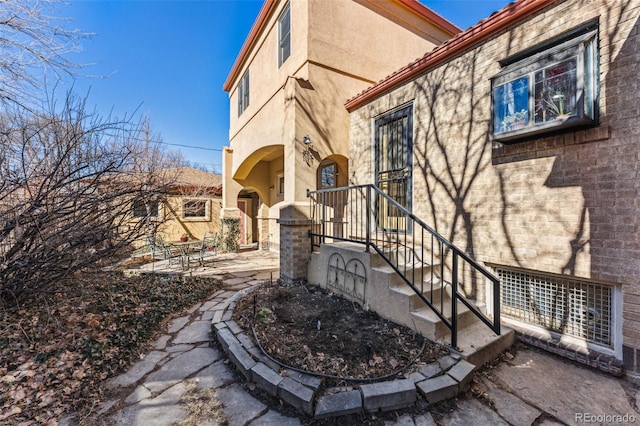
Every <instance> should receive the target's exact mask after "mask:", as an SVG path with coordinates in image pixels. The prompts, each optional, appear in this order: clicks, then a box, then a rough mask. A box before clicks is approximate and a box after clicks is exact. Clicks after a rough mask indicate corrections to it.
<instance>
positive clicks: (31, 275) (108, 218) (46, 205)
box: [0, 96, 175, 303]
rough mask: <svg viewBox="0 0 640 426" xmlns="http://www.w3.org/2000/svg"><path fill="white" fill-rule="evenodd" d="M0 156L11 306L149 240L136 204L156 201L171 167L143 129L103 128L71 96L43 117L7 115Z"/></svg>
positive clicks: (2, 288) (111, 123)
mask: <svg viewBox="0 0 640 426" xmlns="http://www.w3.org/2000/svg"><path fill="white" fill-rule="evenodd" d="M0 149H1V151H2V155H1V156H0V182H1V183H0V295H1V296H2V299H4V300H5V301H10V302H11V303H16V302H19V301H21V300H23V299H24V298H25V297H26V296H28V295H30V294H33V293H34V292H40V291H47V290H51V289H54V288H55V283H56V281H57V280H59V279H60V278H63V277H64V276H65V275H68V274H70V273H73V272H75V271H77V270H80V269H83V268H86V267H89V266H93V265H97V264H104V263H105V262H106V261H107V260H108V259H110V258H113V257H114V256H116V255H118V254H120V253H122V251H123V250H126V249H127V248H128V247H129V246H130V244H131V242H132V241H133V240H134V239H136V238H139V237H140V236H141V235H143V234H144V232H146V231H147V230H146V229H145V226H147V225H148V221H147V220H139V221H132V220H131V214H132V211H133V205H134V203H135V202H136V201H137V200H144V201H145V202H146V203H148V202H149V201H150V200H157V199H159V198H160V197H162V194H164V193H166V189H167V188H168V187H169V186H171V185H172V182H171V177H170V176H165V175H164V174H163V171H164V170H166V169H167V168H168V167H170V166H174V165H175V162H172V161H171V159H170V158H169V157H168V156H167V155H166V154H165V153H163V152H162V150H160V149H159V148H158V145H157V144H155V143H153V140H151V136H150V132H149V126H148V122H147V121H138V122H135V121H133V120H131V119H130V118H128V119H124V120H111V119H104V118H102V117H100V116H99V115H97V114H94V113H88V112H87V109H86V105H85V100H83V99H80V98H77V97H73V96H68V97H67V99H66V102H65V103H64V105H62V107H61V108H60V109H59V110H56V108H55V107H54V106H51V107H49V108H48V109H47V111H46V112H44V113H41V114H34V113H33V112H30V111H27V110H25V109H22V108H14V109H13V110H11V111H8V110H5V112H4V113H3V114H2V115H0ZM149 213H151V212H149ZM147 216H148V215H147Z"/></svg>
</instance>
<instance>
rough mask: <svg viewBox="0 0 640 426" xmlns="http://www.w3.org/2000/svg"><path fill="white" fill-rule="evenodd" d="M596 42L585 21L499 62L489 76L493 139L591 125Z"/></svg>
mask: <svg viewBox="0 0 640 426" xmlns="http://www.w3.org/2000/svg"><path fill="white" fill-rule="evenodd" d="M597 43H598V31H597V28H595V24H588V25H585V26H583V27H581V28H579V29H576V30H573V31H570V32H569V33H567V34H565V35H563V36H561V37H560V38H557V39H556V40H554V41H551V42H548V43H545V44H543V45H540V46H538V47H535V48H532V49H529V50H528V51H525V52H524V53H522V54H519V55H516V56H515V57H512V58H510V59H507V60H505V61H503V62H502V64H503V65H504V69H503V70H502V72H500V73H499V74H498V75H496V76H495V77H494V78H493V79H492V81H491V83H492V107H493V120H492V121H493V138H494V140H496V141H499V142H511V141H516V140H518V139H524V138H526V137H529V136H533V135H537V134H543V133H550V132H557V131H559V130H563V129H570V128H575V127H586V126H590V125H591V126H592V125H595V124H596V121H597V117H596V114H597V97H598V96H597V93H598V54H597Z"/></svg>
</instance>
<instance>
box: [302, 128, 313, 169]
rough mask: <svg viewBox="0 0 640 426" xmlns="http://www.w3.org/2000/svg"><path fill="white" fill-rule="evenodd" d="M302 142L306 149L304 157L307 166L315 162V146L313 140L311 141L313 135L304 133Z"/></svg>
mask: <svg viewBox="0 0 640 426" xmlns="http://www.w3.org/2000/svg"><path fill="white" fill-rule="evenodd" d="M302 143H303V144H304V149H303V150H302V159H303V160H304V162H305V163H307V166H310V165H311V164H313V152H312V151H315V148H314V147H313V142H311V137H309V135H304V137H303V138H302Z"/></svg>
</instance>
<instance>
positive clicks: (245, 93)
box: [238, 70, 249, 116]
mask: <svg viewBox="0 0 640 426" xmlns="http://www.w3.org/2000/svg"><path fill="white" fill-rule="evenodd" d="M248 106H249V70H247V71H246V72H245V73H244V75H243V76H242V78H241V79H240V83H238V116H240V114H242V113H243V112H244V110H245V109H247V107H248Z"/></svg>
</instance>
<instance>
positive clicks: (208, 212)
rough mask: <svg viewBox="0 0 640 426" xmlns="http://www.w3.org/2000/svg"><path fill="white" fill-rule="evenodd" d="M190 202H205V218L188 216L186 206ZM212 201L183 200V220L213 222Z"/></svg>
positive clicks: (204, 199) (203, 199) (195, 198)
mask: <svg viewBox="0 0 640 426" xmlns="http://www.w3.org/2000/svg"><path fill="white" fill-rule="evenodd" d="M188 202H203V203H204V216H186V215H185V213H186V209H185V204H186V203H188ZM210 206H211V200H209V199H206V198H197V197H191V198H183V199H182V215H181V216H182V219H183V220H185V221H209V220H211V207H210Z"/></svg>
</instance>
